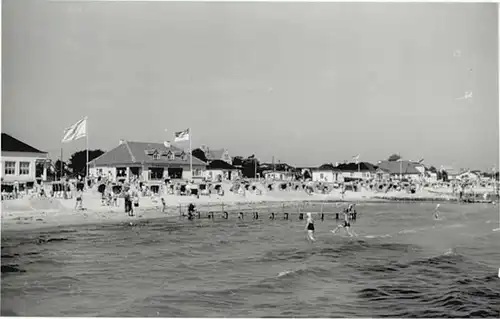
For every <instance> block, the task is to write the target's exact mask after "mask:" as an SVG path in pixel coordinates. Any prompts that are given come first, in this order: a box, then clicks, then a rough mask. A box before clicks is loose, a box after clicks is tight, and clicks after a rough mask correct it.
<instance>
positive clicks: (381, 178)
mask: <svg viewBox="0 0 500 319" xmlns="http://www.w3.org/2000/svg"><path fill="white" fill-rule="evenodd" d="M371 174H372V176H373V175H374V176H373V177H374V179H375V180H376V181H377V182H387V181H389V180H390V179H391V172H390V171H389V170H387V169H385V168H382V167H378V166H377V169H376V170H375V174H373V173H371Z"/></svg>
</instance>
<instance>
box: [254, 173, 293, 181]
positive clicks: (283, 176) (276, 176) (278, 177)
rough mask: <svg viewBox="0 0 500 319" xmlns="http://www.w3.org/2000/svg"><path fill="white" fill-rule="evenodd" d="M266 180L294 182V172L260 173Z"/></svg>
mask: <svg viewBox="0 0 500 319" xmlns="http://www.w3.org/2000/svg"><path fill="white" fill-rule="evenodd" d="M262 173H263V175H264V178H265V179H266V180H273V181H285V182H291V181H294V180H295V173H294V172H286V171H264V172H262Z"/></svg>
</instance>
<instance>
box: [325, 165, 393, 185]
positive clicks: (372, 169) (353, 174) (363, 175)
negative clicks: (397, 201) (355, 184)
mask: <svg viewBox="0 0 500 319" xmlns="http://www.w3.org/2000/svg"><path fill="white" fill-rule="evenodd" d="M335 168H336V169H338V170H339V171H340V172H341V173H342V176H343V178H344V181H345V182H351V181H361V180H371V179H375V177H376V176H377V175H376V173H377V167H376V166H375V165H373V164H371V163H368V162H359V163H343V164H339V165H337V166H336V167H335ZM384 173H386V172H385V171H384V170H383V169H380V170H379V174H380V175H383V174H384Z"/></svg>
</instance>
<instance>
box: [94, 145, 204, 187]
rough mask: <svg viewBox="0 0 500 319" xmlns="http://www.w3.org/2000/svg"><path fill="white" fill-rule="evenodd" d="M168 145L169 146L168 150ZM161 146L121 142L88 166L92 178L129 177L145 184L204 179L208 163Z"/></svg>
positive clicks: (124, 178) (170, 147)
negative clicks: (191, 164) (191, 162)
mask: <svg viewBox="0 0 500 319" xmlns="http://www.w3.org/2000/svg"><path fill="white" fill-rule="evenodd" d="M167 146H168V147H167ZM167 146H166V145H165V144H163V143H149V142H132V141H122V142H120V144H119V145H118V146H117V147H115V148H113V149H112V150H110V151H108V152H106V153H104V154H102V155H101V156H99V157H97V158H95V159H94V160H92V161H90V163H89V173H90V175H91V176H96V177H97V176H107V177H109V178H110V179H111V180H113V181H128V180H131V179H132V178H134V177H135V178H138V179H139V180H142V181H145V182H148V181H161V180H165V179H196V178H200V179H201V178H203V177H204V176H205V173H204V172H205V169H206V166H207V164H206V163H205V162H203V161H201V160H199V159H198V158H196V157H194V156H193V159H192V161H193V172H191V171H190V156H191V154H189V152H186V151H184V150H182V149H179V148H177V147H175V146H172V145H167Z"/></svg>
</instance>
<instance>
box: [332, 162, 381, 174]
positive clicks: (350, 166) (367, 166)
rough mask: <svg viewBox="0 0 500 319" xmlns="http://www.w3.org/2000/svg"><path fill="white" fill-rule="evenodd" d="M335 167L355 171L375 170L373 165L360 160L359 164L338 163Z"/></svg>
mask: <svg viewBox="0 0 500 319" xmlns="http://www.w3.org/2000/svg"><path fill="white" fill-rule="evenodd" d="M336 168H337V169H339V170H341V171H348V172H357V171H358V169H359V171H360V172H375V171H376V170H377V167H376V166H375V165H373V164H371V163H368V162H360V163H359V165H358V164H356V163H346V164H339V165H338V166H337V167H336Z"/></svg>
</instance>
